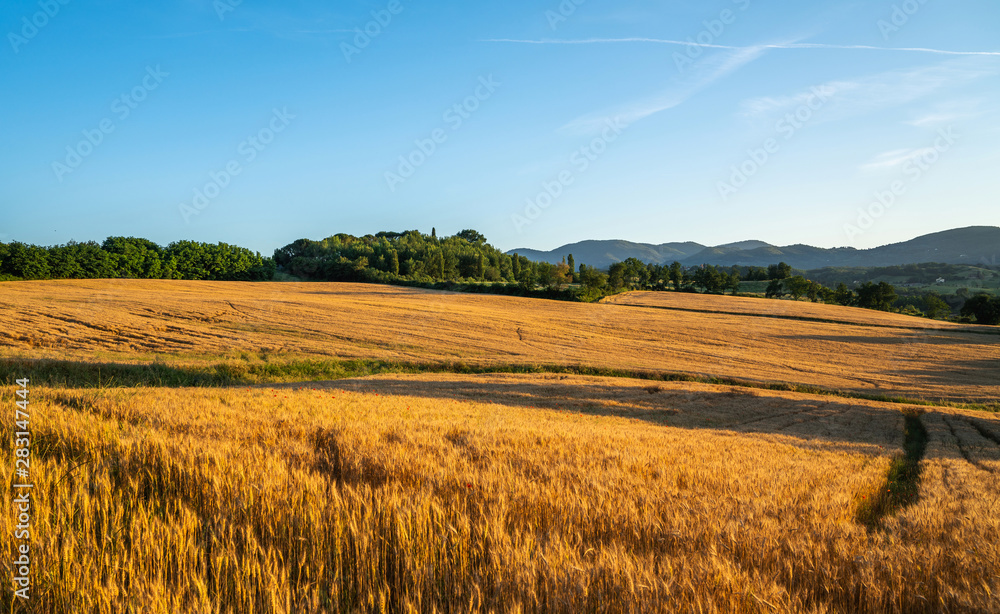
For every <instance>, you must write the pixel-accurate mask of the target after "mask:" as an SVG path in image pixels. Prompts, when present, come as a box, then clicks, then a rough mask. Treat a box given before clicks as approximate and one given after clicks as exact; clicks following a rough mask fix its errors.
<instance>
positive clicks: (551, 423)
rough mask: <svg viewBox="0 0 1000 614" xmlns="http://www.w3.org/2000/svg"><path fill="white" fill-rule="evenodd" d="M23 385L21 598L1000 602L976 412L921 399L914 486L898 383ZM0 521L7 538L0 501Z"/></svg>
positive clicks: (778, 604)
mask: <svg viewBox="0 0 1000 614" xmlns="http://www.w3.org/2000/svg"><path fill="white" fill-rule="evenodd" d="M32 394H33V395H34V396H33V399H34V404H33V407H34V410H33V412H34V414H35V415H36V416H38V417H39V418H37V420H38V421H39V425H38V426H37V427H36V431H35V433H34V435H33V436H34V438H35V444H34V446H35V448H34V449H35V454H36V460H35V462H34V464H33V468H32V472H33V481H34V483H35V485H36V492H39V493H44V495H43V496H40V497H39V498H38V499H37V500H36V504H35V505H36V507H35V508H34V509H33V515H34V518H35V521H34V522H35V523H36V524H35V529H34V530H35V534H36V538H35V550H34V556H35V563H34V565H35V566H36V572H35V573H36V578H37V586H36V588H35V593H34V600H35V606H36V607H38V608H40V609H38V610H37V611H45V612H125V611H133V612H153V613H161V612H162V613H167V612H171V613H173V612H241V613H242V612H355V611H398V612H406V611H420V612H430V611H438V612H444V611H463V612H464V611H482V612H519V611H520V612H541V611H548V612H567V613H569V612H574V613H575V612H638V611H645V612H676V611H722V612H774V611H778V612H879V613H882V612H939V611H948V612H986V611H996V610H997V609H998V608H1000V520H998V515H997V511H998V509H1000V480H998V470H1000V444H998V440H997V437H998V435H1000V420H998V419H997V417H996V416H993V415H991V414H985V413H962V412H956V411H952V410H942V411H934V412H931V413H926V414H924V415H923V416H922V420H923V422H924V424H926V431H927V441H926V444H925V445H926V453H925V458H924V460H923V461H922V463H921V466H922V473H921V476H920V477H919V479H918V480H917V482H916V485H914V484H912V483H902V482H894V481H891V480H888V479H887V476H889V475H890V474H891V467H892V464H893V463H894V462H896V460H898V458H899V457H900V455H902V454H903V453H904V445H905V444H906V441H905V437H904V430H905V429H904V419H905V415H904V413H903V411H901V408H900V407H899V406H895V405H885V404H880V403H876V402H871V401H862V400H854V399H851V400H836V401H832V402H831V401H829V400H825V399H818V398H816V397H813V396H810V395H801V394H795V393H787V392H785V393H779V392H774V391H762V390H747V389H745V388H729V387H721V386H707V385H700V384H692V383H669V384H659V385H656V386H651V385H650V384H649V382H645V381H635V380H628V379H618V378H591V377H577V376H557V375H550V376H537V375H534V376H526V375H490V376H458V375H443V376H429V375H423V376H383V377H376V378H367V379H361V380H345V381H340V382H330V383H324V384H312V385H308V386H303V385H299V386H284V387H274V388H269V387H259V388H253V389H246V388H242V389H155V388H153V389H148V388H147V389H120V388H119V389H101V390H93V389H90V390H79V389H46V388H43V389H38V390H35V391H33V392H32ZM13 400H14V399H13V395H12V394H11V393H10V392H9V391H4V393H3V394H2V396H0V404H3V405H10V404H12V403H13ZM902 409H903V410H905V411H908V412H918V411H920V410H919V408H902ZM913 415H915V414H913ZM42 417H44V418H42ZM3 431H4V432H3V437H2V441H3V447H4V450H3V452H4V453H9V452H10V445H11V444H10V442H11V441H12V439H13V434H12V433H11V432H10V431H11V429H10V428H8V426H7V425H6V424H5V425H4V427H3ZM894 459H895V460H894ZM2 477H3V479H4V480H7V481H10V480H12V479H13V476H12V475H11V468H9V467H8V466H6V465H5V466H4V468H3V476H2ZM895 491H898V493H897V492H895ZM893 501H895V503H892V502H893ZM873 502H878V503H877V504H878V505H879V506H881V507H880V508H879V510H882V511H879V510H874V511H873V509H872V507H873V506H872V504H873ZM887 502H889V503H887ZM890 504H891V505H890ZM886 505H889V507H890V508H891V509H889V510H888V511H885V510H884V509H883V508H885V507H886ZM0 518H2V521H0V524H2V526H0V547H5V548H6V547H8V543H7V542H8V541H9V539H10V535H11V534H12V531H13V526H12V525H13V524H14V522H13V520H12V519H13V518H14V510H13V509H12V503H11V501H10V500H9V498H4V499H3V500H2V502H0ZM4 599H5V601H6V602H8V603H9V602H10V601H11V597H10V588H9V587H6V586H5V588H4Z"/></svg>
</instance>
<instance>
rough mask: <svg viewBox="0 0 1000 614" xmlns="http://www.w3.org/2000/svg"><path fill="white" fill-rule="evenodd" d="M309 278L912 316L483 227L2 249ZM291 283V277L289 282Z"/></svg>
mask: <svg viewBox="0 0 1000 614" xmlns="http://www.w3.org/2000/svg"><path fill="white" fill-rule="evenodd" d="M279 272H280V273H281V274H282V275H284V276H292V277H293V278H299V279H303V280H315V281H353V282H373V283H394V284H403V285H417V286H423V287H438V288H439V287H446V288H448V289H452V290H460V291H471V292H490V293H502V294H521V295H526V296H543V297H547V298H559V299H564V300H574V301H588V302H590V301H596V300H599V299H600V298H602V297H604V296H608V295H611V294H616V293H619V292H622V291H627V290H654V291H665V290H672V291H678V292H705V293H710V294H725V293H727V292H728V293H730V294H737V293H739V291H740V287H741V283H742V282H744V281H760V282H762V281H767V282H768V285H767V289H766V291H765V296H766V297H768V298H784V297H789V296H790V297H791V298H792V299H795V300H801V299H802V298H806V299H808V300H811V301H814V302H822V303H830V304H837V305H847V306H856V307H863V308H867V309H876V310H882V311H901V312H903V313H910V312H911V311H913V310H915V309H916V308H915V307H913V306H912V305H907V306H906V307H905V308H900V307H899V306H898V305H897V302H898V301H899V300H900V297H899V295H898V293H897V291H896V288H895V287H894V286H892V285H891V284H888V283H886V282H879V283H873V282H866V283H864V284H861V285H859V286H858V287H857V288H855V289H853V290H852V289H849V288H848V287H847V286H846V285H845V284H844V283H840V284H838V285H837V287H836V288H829V287H827V286H824V285H823V284H821V283H818V282H816V281H812V280H809V279H807V278H805V277H804V276H803V275H800V274H794V273H795V271H793V269H792V267H791V266H789V265H788V264H786V263H784V262H781V263H778V264H772V265H770V266H768V267H741V266H733V267H716V266H712V265H703V266H695V267H684V266H682V265H681V264H680V263H679V262H673V263H671V264H669V265H667V264H656V263H644V262H642V261H640V260H638V259H636V258H628V259H626V260H624V261H622V262H616V263H614V264H612V265H611V266H610V267H609V268H608V270H607V272H605V271H601V270H598V269H597V268H595V267H591V266H587V265H586V264H580V265H579V266H577V264H576V262H575V260H574V258H573V255H572V254H568V255H567V257H566V258H564V259H563V260H562V261H561V262H559V263H557V264H551V263H547V262H533V261H531V260H528V259H527V258H525V257H524V256H519V255H517V254H505V253H503V252H501V251H500V250H499V249H497V248H496V247H494V246H492V245H490V244H489V243H488V242H487V241H486V237H485V236H483V235H482V234H480V233H479V232H477V231H475V230H463V231H461V232H459V233H457V234H455V235H453V236H450V237H438V236H437V232H436V230H434V229H432V230H431V233H430V234H429V235H427V234H423V233H421V232H419V231H416V230H410V231H406V232H380V233H378V234H375V235H365V236H362V237H355V236H352V235H349V234H337V235H333V236H331V237H328V238H326V239H323V240H320V241H313V240H310V239H299V240H297V241H294V242H292V243H290V244H288V245H286V246H284V247H281V248H279V249H276V250H275V251H274V256H273V258H268V257H262V256H261V255H260V254H259V253H257V252H252V251H250V250H248V249H246V248H242V247H238V246H234V245H228V244H226V243H217V244H210V243H199V242H195V241H176V242H173V243H170V244H169V245H167V246H166V247H161V246H159V245H157V244H156V243H154V242H152V241H149V240H147V239H141V238H135V237H109V238H107V239H106V240H105V241H104V242H103V243H100V244H98V243H96V242H93V241H90V242H86V243H77V242H70V243H67V244H64V245H56V246H51V247H40V246H37V245H27V244H24V243H19V242H13V243H0V280H18V279H25V280H35V279H101V278H133V279H189V280H215V281H270V280H272V279H274V278H275V276H276V274H277V273H279ZM283 278H286V277H283ZM922 302H923V305H922V307H923V310H922V311H920V312H919V314H918V313H915V312H914V315H926V316H928V317H931V318H939V317H943V316H947V315H949V314H951V313H952V307H951V306H950V305H949V304H948V303H947V302H945V301H944V300H943V299H942V298H941V297H940V296H939V295H937V294H936V293H933V292H932V293H930V294H928V295H926V296H924V297H923V301H922ZM960 313H961V315H962V317H963V318H965V319H967V320H968V321H976V322H979V323H983V324H1000V298H998V297H991V296H988V295H985V294H984V295H978V296H972V297H968V299H967V300H966V301H965V304H964V305H963V306H962V308H961V311H960Z"/></svg>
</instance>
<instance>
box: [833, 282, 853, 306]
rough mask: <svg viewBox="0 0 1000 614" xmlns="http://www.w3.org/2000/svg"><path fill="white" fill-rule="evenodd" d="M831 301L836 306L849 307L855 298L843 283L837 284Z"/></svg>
mask: <svg viewBox="0 0 1000 614" xmlns="http://www.w3.org/2000/svg"><path fill="white" fill-rule="evenodd" d="M833 300H834V302H836V303H837V304H838V305H843V306H845V307H849V306H851V305H853V304H854V303H855V301H856V300H857V297H856V296H855V295H854V293H853V292H851V291H850V290H849V289H848V287H847V286H846V285H845V284H844V283H843V282H841V283H839V284H837V290H836V291H835V292H834V293H833Z"/></svg>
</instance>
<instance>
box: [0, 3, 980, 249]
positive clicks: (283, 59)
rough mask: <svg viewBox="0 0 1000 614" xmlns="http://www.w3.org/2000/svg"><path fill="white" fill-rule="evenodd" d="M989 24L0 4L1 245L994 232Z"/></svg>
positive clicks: (803, 239) (810, 7) (437, 8)
mask: <svg viewBox="0 0 1000 614" xmlns="http://www.w3.org/2000/svg"><path fill="white" fill-rule="evenodd" d="M998 25H1000V5H997V3H996V2H995V0H969V1H966V2H960V3H954V2H951V3H949V2H944V1H943V0H925V1H924V2H920V0H908V1H907V2H874V1H858V2H817V1H810V2H805V3H796V4H794V5H793V4H790V3H774V2H771V3H764V2H761V1H759V0H737V1H733V0H721V1H714V2H705V1H701V2H669V3H664V2H651V1H650V2H645V1H642V2H620V1H619V2H611V1H610V0H566V1H565V2H562V3H560V2H559V1H557V0H552V1H549V2H521V1H518V0H508V1H505V2H496V1H486V2H481V3H472V4H470V3H467V2H451V1H439V2H433V3H430V2H412V1H408V0H392V1H385V2H382V1H374V2H340V3H322V2H314V1H306V0H298V1H290V2H282V3H277V2H263V1H255V0H243V1H242V2H239V1H238V0H214V1H213V0H178V1H175V2H165V3H157V4H155V5H153V6H150V5H147V4H145V3H144V4H143V5H142V6H136V5H135V4H134V3H117V2H107V1H99V0H94V1H91V2H85V1H84V0H42V1H41V2H38V1H37V0H36V1H35V2H22V1H8V2H5V3H4V4H3V7H2V8H0V33H6V35H5V37H4V38H5V41H4V43H3V44H2V45H0V74H2V75H3V77H2V79H3V88H2V90H0V109H2V112H3V118H4V122H3V123H4V130H3V135H2V139H3V141H2V143H3V146H2V148H0V212H2V213H3V219H2V222H0V241H11V240H20V241H26V242H32V243H38V244H46V245H48V244H56V243H63V242H66V241H69V240H77V241H85V240H98V241H100V240H103V238H104V237H106V236H109V235H128V236H142V237H146V238H149V239H152V240H154V241H157V242H159V243H161V244H166V243H169V242H170V241H174V240H178V239H195V240H201V241H209V242H217V241H225V242H228V243H236V244H239V245H244V246H247V247H250V248H252V249H255V250H259V251H261V252H262V253H265V254H270V252H271V251H273V250H274V248H276V247H280V246H282V245H284V244H287V243H288V242H290V241H292V240H294V239H297V238H301V237H309V238H314V239H319V238H323V237H326V236H329V235H332V234H335V233H338V232H348V233H352V234H358V235H361V234H366V233H374V232H378V231H380V230H408V229H414V228H415V229H419V230H422V231H424V232H429V231H430V229H431V227H432V226H434V227H436V228H437V230H438V234H439V235H440V234H453V233H455V232H458V231H459V230H462V229H464V228H475V229H477V230H479V231H481V232H483V233H484V234H485V235H486V236H487V237H488V238H489V240H490V241H491V242H492V243H494V244H496V245H497V246H499V247H501V248H503V249H512V248H516V247H532V248H537V249H551V248H554V247H557V246H559V245H562V244H565V243H569V242H573V241H578V240H583V239H590V238H597V239H611V238H620V239H628V240H633V241H642V242H650V243H664V242H669V241H687V240H693V241H698V242H701V243H706V244H721V243H726V242H731V241H737V240H743V239H760V240H764V241H768V242H770V243H775V244H790V243H809V244H813V245H818V246H824V247H834V246H842V245H850V246H855V247H859V248H860V247H872V246H876V245H881V244H886V243H891V242H896V241H902V240H907V239H910V238H913V237H915V236H918V235H921V234H925V233H928V232H934V231H938V230H944V229H948V228H955V227H960V226H969V225H1000V213H998V211H1000V210H998V207H997V204H998V203H997V196H996V195H997V194H998V192H1000V190H998V188H1000V173H998V172H997V171H996V169H997V167H998V165H1000V147H997V143H998V142H1000V121H998V120H1000V80H998V75H1000V38H998V36H997V31H998ZM365 31H367V34H364V32H365Z"/></svg>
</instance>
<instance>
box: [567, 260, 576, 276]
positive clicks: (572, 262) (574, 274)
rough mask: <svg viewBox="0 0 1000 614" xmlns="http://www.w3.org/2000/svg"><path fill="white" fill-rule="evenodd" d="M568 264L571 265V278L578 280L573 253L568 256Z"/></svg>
mask: <svg viewBox="0 0 1000 614" xmlns="http://www.w3.org/2000/svg"><path fill="white" fill-rule="evenodd" d="M566 265H567V266H569V280H570V281H571V282H572V281H576V260H573V254H570V255H569V256H567V257H566Z"/></svg>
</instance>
